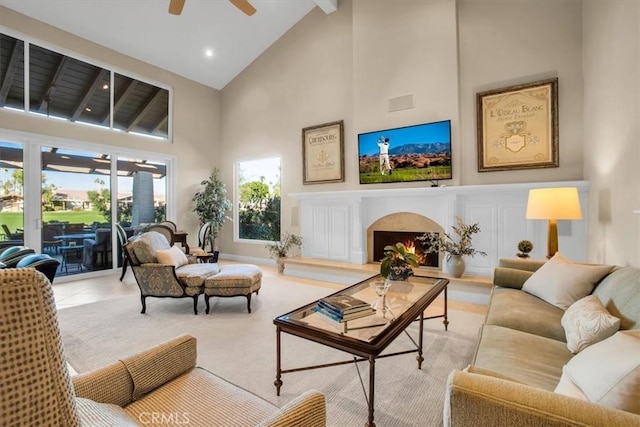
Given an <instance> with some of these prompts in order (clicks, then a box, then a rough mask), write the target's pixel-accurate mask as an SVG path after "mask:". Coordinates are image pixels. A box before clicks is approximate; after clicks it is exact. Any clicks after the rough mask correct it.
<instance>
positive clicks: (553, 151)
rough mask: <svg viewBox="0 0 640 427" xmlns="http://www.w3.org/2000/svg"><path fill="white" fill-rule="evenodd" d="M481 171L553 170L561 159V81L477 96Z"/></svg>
mask: <svg viewBox="0 0 640 427" xmlns="http://www.w3.org/2000/svg"><path fill="white" fill-rule="evenodd" d="M476 104H477V105H476V109H477V115H478V117H477V120H478V122H477V126H478V136H477V142H478V172H489V171H503V170H513V169H536V168H554V167H558V166H559V165H560V163H559V156H558V79H557V78H553V79H547V80H540V81H536V82H532V83H525V84H520V85H516V86H509V87H505V88H501V89H494V90H490V91H486V92H481V93H478V94H477V95H476Z"/></svg>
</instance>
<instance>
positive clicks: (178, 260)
mask: <svg viewBox="0 0 640 427" xmlns="http://www.w3.org/2000/svg"><path fill="white" fill-rule="evenodd" d="M156 258H158V262H159V263H160V264H165V265H173V266H174V267H182V266H183V265H185V264H188V263H189V260H188V259H187V256H186V255H185V254H184V252H182V251H181V250H180V248H178V247H177V246H171V247H170V248H169V249H158V250H157V251H156Z"/></svg>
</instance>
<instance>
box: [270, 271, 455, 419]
mask: <svg viewBox="0 0 640 427" xmlns="http://www.w3.org/2000/svg"><path fill="white" fill-rule="evenodd" d="M383 280H384V279H382V278H381V277H380V276H379V275H376V276H373V277H370V278H369V279H367V280H364V281H362V282H360V283H357V284H355V285H353V286H349V287H348V288H345V289H343V290H341V291H339V292H336V293H334V294H332V295H352V296H354V297H356V298H359V299H361V300H363V301H366V302H368V303H374V301H376V299H377V298H379V297H378V296H377V295H376V293H375V291H374V289H373V287H372V286H371V284H372V283H375V282H381V281H383ZM448 284H449V281H448V280H447V279H440V278H434V277H416V276H412V277H411V278H410V279H409V281H404V282H391V286H390V287H389V289H388V290H387V294H386V296H385V297H384V302H380V300H379V304H378V306H379V308H378V310H377V311H376V313H375V314H373V315H370V316H366V317H362V318H358V319H354V320H350V321H348V322H346V323H342V322H337V321H334V320H332V319H330V318H329V317H327V316H325V315H324V314H321V313H318V312H317V311H316V306H317V305H318V301H314V302H312V303H310V304H307V305H305V306H303V307H300V308H298V309H296V310H293V311H291V312H289V313H287V314H283V315H281V316H278V317H276V318H275V319H274V320H273V323H274V324H275V326H276V380H275V381H274V385H275V386H276V393H277V394H278V396H279V395H280V388H281V387H282V384H283V383H282V375H283V374H286V373H291V372H298V371H305V370H309V369H317V368H326V367H329V366H337V365H344V364H347V363H357V362H360V361H368V362H369V394H368V396H365V397H366V399H367V404H368V409H369V417H368V420H367V423H366V424H365V425H366V426H368V427H374V426H375V423H374V416H373V413H374V391H375V360H376V359H377V358H383V357H390V356H397V355H401V354H407V353H418V355H417V357H416V360H417V361H418V369H421V368H422V362H423V361H424V358H423V357H422V336H423V331H422V327H423V321H424V320H425V319H433V318H439V317H442V318H443V324H444V328H445V330H446V329H447V325H448V324H449V321H448V319H447V285H448ZM441 293H443V294H444V312H443V314H440V315H437V316H430V317H425V316H424V311H425V310H426V309H427V307H429V305H430V304H431V303H432V302H433V301H434V300H435V299H436V298H437V297H438V295H440V294H441ZM415 320H417V321H418V322H419V327H418V342H416V341H415V340H414V339H413V337H411V335H409V333H408V332H407V331H406V329H407V327H408V326H409V325H410V324H411V323H413V322H414V321H415ZM283 332H284V333H287V334H290V335H294V336H297V337H300V338H304V339H307V340H310V341H314V342H317V343H320V344H323V345H326V346H328V347H331V348H335V349H337V350H341V351H344V352H347V353H350V354H352V355H354V356H355V357H354V358H353V359H352V360H346V361H342V362H334V363H327V364H322V365H314V366H306V367H301V368H295V369H282V366H281V340H280V335H281V333H283ZM403 332H404V333H405V334H406V335H407V336H408V337H409V338H410V339H411V341H412V342H413V344H414V345H415V347H416V348H414V349H411V350H406V351H401V352H395V353H389V354H384V355H381V354H380V353H382V351H384V349H385V348H387V347H388V346H389V344H391V343H392V342H393V341H394V340H395V339H396V338H397V337H398V335H400V334H401V333H403Z"/></svg>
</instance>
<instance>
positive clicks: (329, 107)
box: [220, 1, 356, 258]
mask: <svg viewBox="0 0 640 427" xmlns="http://www.w3.org/2000/svg"><path fill="white" fill-rule="evenodd" d="M351 39H352V36H351V5H350V2H349V1H341V2H340V9H339V11H338V12H336V13H334V14H331V15H326V14H325V13H324V12H322V11H321V10H320V9H319V8H315V9H314V10H312V11H311V12H310V13H309V14H308V15H307V16H306V17H305V18H303V19H302V21H300V22H299V23H298V24H297V25H296V26H295V27H294V28H292V29H291V30H290V31H289V32H287V33H286V34H285V35H284V36H283V37H282V38H281V39H280V40H278V41H277V42H276V43H275V44H274V45H272V46H271V47H270V48H269V49H268V50H267V51H266V52H265V53H264V54H263V55H261V56H260V57H259V58H258V59H256V60H255V61H254V63H253V64H251V65H250V66H249V67H248V68H247V69H245V71H244V72H242V73H241V74H240V75H239V76H238V77H236V78H235V79H234V80H233V81H232V82H231V83H229V84H228V85H227V86H226V87H225V88H224V89H223V90H222V123H223V126H222V136H221V144H222V147H223V148H222V150H221V152H220V156H221V165H222V166H221V168H222V175H223V177H224V180H225V181H226V182H228V183H232V182H233V173H234V169H233V168H234V165H235V164H236V163H237V162H238V161H246V160H257V159H262V158H270V157H280V158H281V166H282V178H281V182H282V195H283V197H282V230H283V231H287V230H288V231H292V232H296V233H299V232H300V230H299V228H298V227H297V225H296V221H297V220H298V216H297V215H295V212H294V215H293V216H292V211H295V210H296V209H295V208H296V206H297V202H296V201H294V200H293V199H291V198H290V197H288V196H287V195H288V194H290V193H296V192H302V191H315V190H324V191H327V190H338V189H346V188H348V186H349V185H350V183H346V182H345V183H338V184H321V185H317V184H316V185H306V186H305V185H303V184H302V128H304V127H308V126H313V125H318V124H321V123H327V122H332V121H336V120H344V126H345V127H344V131H345V140H346V143H345V153H346V154H347V153H350V152H351V151H352V150H353V144H354V143H355V142H354V137H353V133H354V129H353V124H352V122H353V121H352V116H353V112H352V111H353V107H352V104H353V101H352V83H351V81H352V73H353V67H352V42H351ZM347 156H348V154H347ZM349 160H353V159H349V158H348V159H347V161H346V162H345V167H346V169H347V175H353V173H354V172H353V168H355V167H356V165H355V164H354V163H353V162H350V161H349ZM231 188H232V187H231ZM231 188H229V190H230V189H231ZM232 231H233V229H232V227H231V224H228V225H227V226H225V227H224V228H223V230H222V233H221V242H220V250H221V251H223V252H226V253H233V254H237V255H242V256H249V257H264V258H267V257H268V256H269V255H268V252H267V250H266V249H265V248H264V247H263V245H261V244H255V243H234V241H233V233H232Z"/></svg>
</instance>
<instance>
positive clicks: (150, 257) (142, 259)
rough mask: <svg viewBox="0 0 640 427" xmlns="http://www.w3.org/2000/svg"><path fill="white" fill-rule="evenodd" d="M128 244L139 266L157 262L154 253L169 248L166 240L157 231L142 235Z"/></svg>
mask: <svg viewBox="0 0 640 427" xmlns="http://www.w3.org/2000/svg"><path fill="white" fill-rule="evenodd" d="M130 244H131V245H132V250H133V253H134V254H135V256H136V259H137V260H138V262H139V263H140V264H145V263H149V262H157V258H156V251H157V250H159V249H169V248H171V245H170V244H169V242H168V241H167V238H166V237H164V236H163V235H162V234H160V233H158V232H157V231H149V232H146V233H143V234H141V235H140V236H139V237H138V238H136V239H135V240H131V242H130Z"/></svg>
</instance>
